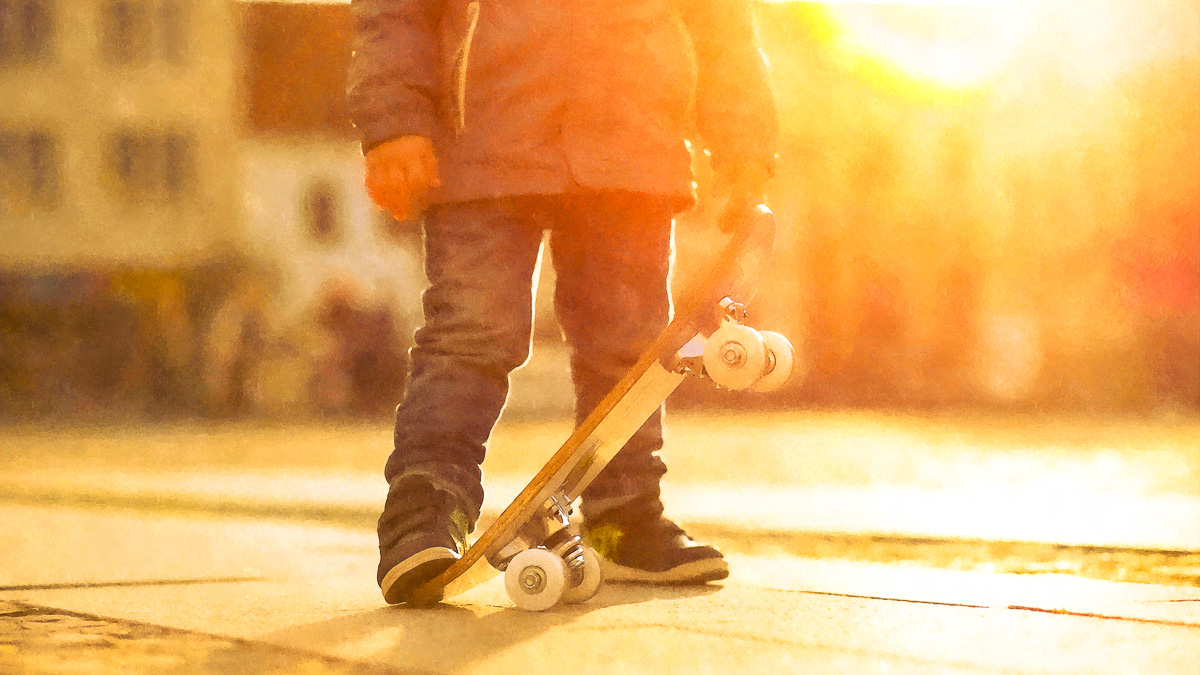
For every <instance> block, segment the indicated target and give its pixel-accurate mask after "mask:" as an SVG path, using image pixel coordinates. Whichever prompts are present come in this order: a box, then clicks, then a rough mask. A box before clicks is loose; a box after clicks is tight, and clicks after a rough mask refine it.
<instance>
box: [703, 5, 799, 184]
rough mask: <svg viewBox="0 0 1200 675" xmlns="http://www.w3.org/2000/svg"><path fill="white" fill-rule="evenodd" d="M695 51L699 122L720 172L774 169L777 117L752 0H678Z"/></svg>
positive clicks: (705, 144) (704, 141)
mask: <svg viewBox="0 0 1200 675" xmlns="http://www.w3.org/2000/svg"><path fill="white" fill-rule="evenodd" d="M680 14H681V16H682V18H683V22H684V25H685V26H687V29H688V32H689V33H690V34H691V38H692V44H693V45H694V48H695V52H696V75H697V81H696V125H697V127H698V130H699V133H700V141H701V145H702V146H703V147H705V148H707V149H708V150H709V152H711V153H712V162H713V168H714V169H716V170H718V171H721V170H724V169H726V168H733V167H737V166H741V165H744V164H758V165H760V166H764V167H766V168H767V169H768V170H773V168H774V163H775V151H776V146H777V144H778V139H779V118H778V113H777V111H776V108H775V96H774V94H773V93H772V91H771V84H770V79H769V77H768V74H767V64H766V62H765V60H764V58H763V55H762V53H761V52H759V50H758V46H757V43H756V35H755V32H756V31H755V22H754V14H753V11H752V10H751V7H750V2H749V0H680Z"/></svg>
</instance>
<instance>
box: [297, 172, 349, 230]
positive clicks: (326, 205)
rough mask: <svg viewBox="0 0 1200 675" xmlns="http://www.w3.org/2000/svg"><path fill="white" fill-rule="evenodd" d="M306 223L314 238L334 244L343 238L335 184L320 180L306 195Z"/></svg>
mask: <svg viewBox="0 0 1200 675" xmlns="http://www.w3.org/2000/svg"><path fill="white" fill-rule="evenodd" d="M303 209H304V222H305V225H306V227H307V228H308V233H309V234H310V235H312V238H313V239H315V240H316V241H318V242H320V243H322V244H333V243H334V242H336V241H337V240H338V238H339V237H340V236H341V227H340V226H339V222H338V221H339V218H338V213H339V211H340V204H339V200H338V194H337V190H336V189H335V188H334V186H333V183H330V182H329V181H326V180H318V181H317V182H315V183H313V184H312V185H310V186H309V187H308V190H307V191H306V192H305V193H304V203H303Z"/></svg>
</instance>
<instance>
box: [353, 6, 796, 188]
mask: <svg viewBox="0 0 1200 675" xmlns="http://www.w3.org/2000/svg"><path fill="white" fill-rule="evenodd" d="M748 3H749V0H566V1H564V0H352V2H351V9H352V14H353V17H354V28H355V34H354V56H353V59H352V61H351V74H350V81H349V97H350V108H351V117H352V119H353V121H354V123H355V125H356V127H357V128H358V130H359V133H360V135H361V140H362V144H363V148H364V151H366V150H369V149H370V148H372V147H374V146H376V145H378V144H380V143H382V142H384V141H387V140H389V139H392V138H397V137H400V136H406V135H420V136H426V137H428V138H431V139H433V141H434V147H435V150H436V153H437V157H438V160H439V166H440V176H441V182H442V187H441V188H440V189H438V190H435V192H434V194H433V195H432V199H433V201H434V202H451V201H464V200H470V199H479V198H485V197H500V196H509V195H518V194H555V193H562V192H571V191H575V190H579V189H585V190H627V191H635V192H643V193H650V194H658V195H664V196H667V197H669V198H671V199H672V200H674V201H676V202H677V203H678V204H679V205H680V207H681V208H682V207H683V206H686V205H687V204H689V203H690V202H691V199H692V176H691V157H690V154H689V152H688V149H687V147H686V146H685V142H684V140H685V139H691V140H692V141H693V147H695V148H697V149H699V148H704V149H707V150H709V151H710V152H711V154H712V158H713V163H714V166H720V165H723V164H738V163H743V162H756V163H762V164H767V165H769V164H770V163H771V162H772V161H773V157H774V152H775V143H776V137H777V135H778V122H777V119H776V112H775V105H774V100H773V98H772V95H771V90H770V86H769V84H768V80H767V73H766V66H765V64H764V62H763V58H762V56H761V54H760V52H759V51H758V49H757V48H756V46H755V44H754V41H755V36H754V23H753V16H752V12H751V9H750V6H749V4H748ZM696 132H698V134H697V133H696Z"/></svg>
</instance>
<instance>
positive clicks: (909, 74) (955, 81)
mask: <svg viewBox="0 0 1200 675" xmlns="http://www.w3.org/2000/svg"><path fill="white" fill-rule="evenodd" d="M777 1H781V2H789V1H797V0H777ZM802 4H803V5H804V9H803V11H802V12H801V16H803V17H804V21H805V23H806V24H807V29H808V32H809V33H810V34H811V35H812V36H814V37H815V38H816V39H817V40H818V41H819V42H820V43H822V44H824V45H825V46H826V48H827V49H828V51H829V53H830V55H831V56H832V58H833V59H834V60H835V61H836V62H837V63H838V64H839V65H840V66H842V67H843V68H846V69H847V70H849V71H851V72H854V73H856V74H858V76H860V77H862V78H864V79H866V80H868V81H870V82H872V83H873V84H875V85H877V86H879V87H881V88H883V89H888V90H893V91H897V92H898V93H902V94H905V95H918V96H920V95H925V96H934V97H939V98H945V97H947V96H949V97H956V96H961V95H963V94H968V93H971V92H977V91H981V90H984V89H987V88H988V87H989V86H991V85H992V84H993V83H994V82H995V81H996V80H997V79H998V78H999V77H1000V76H1001V75H1004V74H1006V73H1007V74H1012V73H1013V71H1040V72H1038V73H1030V72H1021V73H1018V74H1016V75H1015V77H1016V78H1017V79H1018V80H1021V79H1024V78H1025V77H1029V76H1032V77H1035V78H1037V77H1039V76H1040V74H1044V73H1046V72H1052V71H1053V72H1052V74H1053V76H1054V77H1056V78H1060V79H1061V80H1064V81H1069V82H1074V83H1078V84H1081V85H1095V84H1100V83H1103V82H1105V81H1108V80H1110V79H1112V78H1113V77H1117V76H1120V75H1121V74H1123V73H1124V72H1126V71H1127V70H1128V69H1130V68H1132V67H1134V66H1136V65H1138V64H1139V63H1140V62H1142V61H1145V60H1147V59H1151V58H1161V57H1163V56H1164V55H1168V56H1169V55H1170V53H1174V54H1178V53H1181V52H1188V51H1193V52H1194V51H1195V50H1196V49H1197V44H1196V43H1197V40H1198V36H1200V19H1198V18H1197V12H1196V10H1195V8H1194V7H1193V8H1192V9H1191V11H1188V10H1187V7H1188V5H1187V3H1186V2H1184V0H1156V1H1154V2H1150V3H1146V4H1142V3H1135V2H1129V1H1127V0H1099V1H1096V2H1071V1H1068V0H1059V1H1054V0H1050V1H1048V2H1034V1H1033V0H890V1H887V0H866V1H864V0H847V1H838V0H833V1H830V2H802ZM1181 19H1184V20H1181Z"/></svg>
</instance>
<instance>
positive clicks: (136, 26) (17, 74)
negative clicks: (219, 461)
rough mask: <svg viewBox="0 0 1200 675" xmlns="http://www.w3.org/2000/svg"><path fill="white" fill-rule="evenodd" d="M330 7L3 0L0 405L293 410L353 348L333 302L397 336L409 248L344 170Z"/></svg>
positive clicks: (408, 277) (347, 152)
mask: <svg viewBox="0 0 1200 675" xmlns="http://www.w3.org/2000/svg"><path fill="white" fill-rule="evenodd" d="M346 10H347V7H346V6H336V5H304V4H274V3H238V2H229V1H228V0H95V1H87V0H84V1H74V0H73V1H72V2H67V1H66V0H0V92H3V94H2V95H0V99H3V105H0V232H2V234H3V241H4V243H3V245H2V246H0V290H2V291H3V293H0V324H2V328H3V330H2V331H0V352H3V353H2V354H0V412H15V414H18V415H27V414H34V415H39V414H54V413H58V412H61V413H64V414H71V413H72V412H75V411H82V412H85V413H86V412H88V411H90V410H92V409H93V408H95V409H102V408H105V407H108V406H109V405H110V404H113V403H114V402H116V401H123V402H125V403H122V404H121V405H123V406H126V407H128V408H129V409H130V412H138V411H143V410H150V411H158V412H163V413H164V414H171V413H177V412H195V411H201V410H212V409H216V410H217V411H221V410H224V411H225V412H236V411H232V410H226V409H227V408H228V407H229V406H228V402H229V401H236V402H237V403H236V405H235V406H234V407H239V408H241V407H246V406H249V407H259V408H261V407H264V406H265V407H279V406H282V405H285V404H287V405H294V404H296V403H303V402H305V401H306V400H307V399H308V398H309V394H310V389H312V388H314V387H317V388H320V386H321V385H314V384H313V383H312V382H311V381H310V380H313V379H320V375H319V373H321V372H323V371H329V370H331V369H332V370H337V369H339V368H341V369H342V370H345V369H349V368H351V366H350V365H349V361H350V360H352V358H353V357H352V356H347V354H349V353H351V352H353V353H360V352H362V348H361V347H351V346H348V345H350V344H351V343H354V342H355V341H356V340H357V341H358V342H360V343H361V342H362V338H361V336H359V337H357V338H356V337H355V336H347V335H340V334H337V330H336V329H331V328H330V326H329V325H328V324H323V323H322V318H321V317H322V312H323V311H325V308H326V305H328V304H329V303H330V302H334V301H335V300H333V298H336V302H349V303H350V304H349V307H350V308H351V309H353V310H356V311H361V312H362V313H363V314H364V315H371V316H375V317H376V318H375V319H374V323H373V324H371V325H373V326H374V328H371V329H369V330H374V331H376V332H378V330H379V329H380V328H379V326H380V321H381V320H383V321H384V323H385V324H387V325H388V326H390V328H389V329H387V332H388V333H389V334H390V335H394V336H402V335H407V333H408V332H409V331H410V330H411V323H412V317H413V314H414V312H416V311H418V308H417V294H418V292H419V285H420V283H421V281H422V277H421V271H420V266H419V262H418V259H417V256H416V254H415V253H414V247H415V246H417V245H419V240H418V238H417V237H416V230H415V227H414V226H411V225H410V226H409V227H407V228H406V227H397V226H395V224H394V223H391V222H390V221H388V220H387V219H386V218H383V217H381V216H380V215H379V214H378V213H377V212H376V210H375V209H374V208H373V207H372V206H371V205H370V204H369V202H368V200H367V199H366V196H365V194H364V191H363V189H362V186H361V172H362V168H361V156H360V153H359V151H358V146H357V143H356V142H355V141H354V140H353V137H352V134H351V133H350V125H349V123H348V121H347V119H346V115H345V106H344V103H343V94H342V89H343V88H344V81H345V66H346V62H347V60H348V49H349V46H348V42H347V41H346V34H347V33H346V31H347V19H348V12H347V11H346ZM103 307H109V308H110V309H109V311H107V312H105V311H96V309H97V308H103ZM381 311H382V312H384V314H386V320H384V319H381V318H380V317H381V316H382V315H381V314H380V312H381ZM231 322H232V323H231ZM368 323H369V322H368ZM337 325H338V326H343V327H344V326H347V325H351V324H348V323H347V322H346V321H342V322H340V323H338V324H337ZM363 325H366V324H363ZM363 330H364V331H366V330H368V329H367V328H363ZM360 332H361V331H360ZM251 334H255V335H257V337H253V338H252V337H251ZM403 342H404V338H401V337H396V338H395V339H393V340H392V342H390V343H388V345H387V348H390V349H395V350H396V351H398V352H400V353H402V351H403V345H402V344H400V343H403ZM110 344H111V347H109V345H110ZM252 344H253V345H257V346H255V347H251V345H252ZM122 345H123V347H122ZM106 350H108V351H106ZM356 350H357V351H356ZM242 352H246V353H245V354H242ZM250 352H254V355H253V357H252V358H251V356H250V354H249V353H250ZM239 354H241V355H240V356H239ZM104 360H107V362H108V365H107V366H106V368H107V371H108V372H105V373H91V371H96V370H100V368H99V367H97V366H95V365H94V364H96V363H99V362H101V361H104ZM331 360H333V361H337V363H335V364H334V365H330V364H329V361H331ZM251 361H253V363H251ZM64 365H67V366H68V367H67V368H64ZM72 365H78V366H79V367H80V368H82V370H86V371H89V373H91V374H89V375H84V376H80V377H73V376H71V375H70V372H71V367H70V366H72ZM214 369H215V370H217V371H230V372H225V373H221V372H217V373H214V372H211V371H213V370H214ZM233 371H237V372H236V373H235V374H233V375H231V373H232V372H233ZM231 377H233V378H234V379H239V378H240V379H241V380H244V381H243V382H242V383H241V384H238V385H236V386H235V385H232V384H230V383H229V380H230V378H231ZM339 377H340V378H341V379H343V380H344V379H346V378H345V376H344V374H342V375H336V374H334V375H329V376H327V377H326V378H325V379H335V380H336V379H338V378H339ZM215 383H220V384H215ZM389 386H395V383H394V382H392V383H391V384H390V385H389ZM214 387H215V388H216V391H213V389H214ZM231 387H232V389H231ZM346 387H350V388H352V387H353V378H349V381H348V383H347V384H345V386H344V387H343V388H346ZM241 388H245V389H247V391H240V389H241ZM326 388H328V387H326ZM395 396H398V394H397V393H395V392H392V393H389V394H388V395H387V397H388V398H389V399H391V398H394V397H395ZM339 397H340V398H339ZM345 398H346V394H344V393H342V394H335V395H334V396H333V399H334V403H333V404H332V408H333V411H335V412H342V411H343V408H344V407H345V406H343V405H341V404H339V403H337V400H341V399H345ZM126 404H127V405H126ZM393 404H394V401H390V400H389V401H388V402H387V403H386V407H388V408H390V407H391V405H393Z"/></svg>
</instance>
